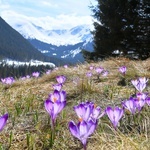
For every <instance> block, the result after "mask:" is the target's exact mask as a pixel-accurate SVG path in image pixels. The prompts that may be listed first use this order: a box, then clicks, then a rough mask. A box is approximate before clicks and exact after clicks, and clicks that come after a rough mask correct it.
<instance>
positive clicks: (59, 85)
mask: <svg viewBox="0 0 150 150" xmlns="http://www.w3.org/2000/svg"><path fill="white" fill-rule="evenodd" d="M61 88H62V84H61V83H58V84H53V89H54V90H57V91H60V90H61Z"/></svg>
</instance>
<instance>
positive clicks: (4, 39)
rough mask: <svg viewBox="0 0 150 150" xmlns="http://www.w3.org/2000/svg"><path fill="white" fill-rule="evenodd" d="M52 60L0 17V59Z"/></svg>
mask: <svg viewBox="0 0 150 150" xmlns="http://www.w3.org/2000/svg"><path fill="white" fill-rule="evenodd" d="M5 58H8V59H12V60H17V61H29V60H31V59H36V60H41V61H50V58H48V57H46V56H44V55H43V54H42V53H41V52H39V51H38V50H37V49H36V48H35V47H33V46H32V45H31V44H30V42H28V41H27V40H26V39H25V38H24V37H23V36H22V35H21V34H20V33H18V32H17V31H16V30H14V29H13V28H12V27H11V26H10V25H8V24H7V23H6V22H5V21H4V20H3V19H2V18H1V17H0V59H5Z"/></svg>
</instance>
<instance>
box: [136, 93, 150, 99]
mask: <svg viewBox="0 0 150 150" xmlns="http://www.w3.org/2000/svg"><path fill="white" fill-rule="evenodd" d="M147 96H148V93H137V94H136V98H137V99H138V100H141V99H142V100H145V99H146V98H147Z"/></svg>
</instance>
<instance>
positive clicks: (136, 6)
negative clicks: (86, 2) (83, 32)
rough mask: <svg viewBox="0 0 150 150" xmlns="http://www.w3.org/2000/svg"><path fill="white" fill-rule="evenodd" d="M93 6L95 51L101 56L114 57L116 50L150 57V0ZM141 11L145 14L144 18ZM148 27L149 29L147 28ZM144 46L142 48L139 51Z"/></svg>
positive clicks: (106, 0) (102, 0)
mask: <svg viewBox="0 0 150 150" xmlns="http://www.w3.org/2000/svg"><path fill="white" fill-rule="evenodd" d="M97 1H98V4H97V6H96V7H92V11H93V17H94V18H95V19H96V21H95V22H94V29H95V30H94V31H93V32H92V33H93V36H94V51H95V53H96V54H97V55H98V56H99V57H108V56H112V55H113V52H114V51H115V50H118V51H119V52H120V53H121V52H122V53H123V54H124V55H128V53H129V52H133V53H136V54H138V55H139V56H142V57H143V55H144V57H145V58H147V57H148V54H149V43H150V42H148V33H147V31H149V26H148V24H149V20H150V19H149V18H148V17H150V14H149V11H148V10H149V9H148V8H149V2H148V0H97ZM140 11H144V13H143V15H141V14H142V13H141V12H140ZM147 26H148V29H147ZM140 47H141V48H140Z"/></svg>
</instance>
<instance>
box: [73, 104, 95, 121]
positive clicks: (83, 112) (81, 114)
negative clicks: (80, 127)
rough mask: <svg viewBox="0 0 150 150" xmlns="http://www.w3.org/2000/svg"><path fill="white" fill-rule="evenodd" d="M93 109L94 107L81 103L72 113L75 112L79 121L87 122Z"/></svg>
mask: <svg viewBox="0 0 150 150" xmlns="http://www.w3.org/2000/svg"><path fill="white" fill-rule="evenodd" d="M93 108H94V105H89V104H85V103H81V104H79V105H77V106H74V111H75V112H76V114H77V116H78V118H79V120H80V121H82V120H84V121H88V120H89V118H90V116H91V114H92V112H93Z"/></svg>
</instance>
